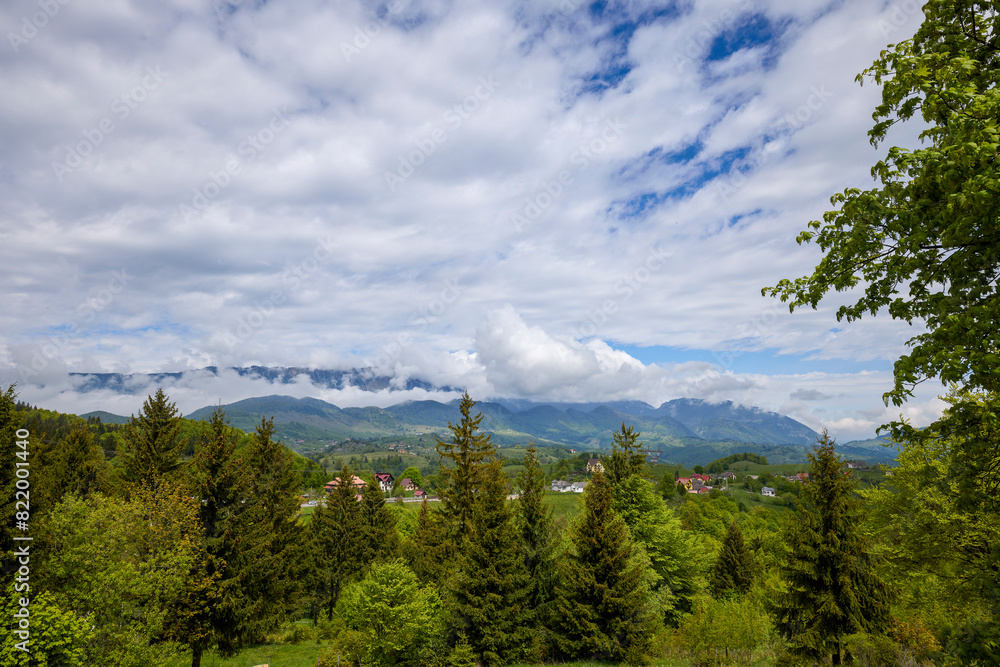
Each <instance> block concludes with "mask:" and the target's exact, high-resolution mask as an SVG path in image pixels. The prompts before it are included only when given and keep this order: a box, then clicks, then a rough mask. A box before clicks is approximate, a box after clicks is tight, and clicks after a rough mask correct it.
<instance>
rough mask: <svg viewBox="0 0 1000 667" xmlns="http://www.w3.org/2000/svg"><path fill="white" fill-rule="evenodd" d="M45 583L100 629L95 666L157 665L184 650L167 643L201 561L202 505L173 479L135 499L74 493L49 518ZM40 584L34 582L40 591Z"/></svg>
mask: <svg viewBox="0 0 1000 667" xmlns="http://www.w3.org/2000/svg"><path fill="white" fill-rule="evenodd" d="M39 534H40V536H41V537H42V541H41V542H39V543H37V544H38V545H39V547H40V548H39V551H40V552H42V553H44V554H45V559H44V560H43V561H42V562H41V564H40V565H39V567H38V570H37V572H36V571H35V570H33V571H32V578H33V579H34V578H35V576H37V580H36V582H37V584H38V588H37V589H36V590H47V591H50V592H51V593H52V594H53V600H54V601H55V603H56V604H57V605H58V607H59V608H60V609H62V610H64V611H72V612H74V613H75V614H77V615H78V616H80V617H83V618H86V619H87V624H88V626H91V627H93V629H94V632H93V634H92V636H91V642H90V645H89V646H88V647H87V651H88V657H89V659H90V662H89V663H88V664H95V665H98V664H99V665H120V666H121V667H130V666H134V667H149V666H150V665H161V664H164V663H165V662H167V661H168V660H170V658H171V656H172V655H174V654H175V653H176V648H177V647H176V646H175V645H172V644H170V643H169V642H164V641H163V638H164V637H165V635H166V634H167V619H168V617H169V614H170V610H171V608H172V607H173V606H174V605H175V604H177V603H178V601H179V600H180V599H181V598H182V597H183V595H184V592H185V588H186V586H187V585H188V575H189V573H190V571H191V569H192V567H193V565H194V563H195V561H196V560H197V558H198V555H199V547H198V506H197V501H196V500H195V499H193V498H191V495H190V493H189V492H187V491H186V490H185V489H183V488H181V487H180V486H178V485H176V484H173V483H171V482H162V483H160V484H159V485H158V486H157V488H156V489H155V490H153V489H150V488H148V487H138V488H136V489H135V490H134V493H133V494H132V496H131V498H130V499H129V500H127V501H126V500H121V499H114V498H106V497H104V496H101V495H99V494H95V495H93V496H91V497H90V498H88V499H87V500H86V501H84V500H81V499H79V498H77V497H75V496H72V495H67V496H66V497H65V498H64V499H63V501H62V502H61V503H60V504H59V505H58V506H56V508H54V510H53V511H52V512H51V513H50V514H49V515H48V516H47V518H46V520H45V522H44V524H43V526H41V530H40V531H39ZM34 583H35V582H33V584H32V586H33V588H34Z"/></svg>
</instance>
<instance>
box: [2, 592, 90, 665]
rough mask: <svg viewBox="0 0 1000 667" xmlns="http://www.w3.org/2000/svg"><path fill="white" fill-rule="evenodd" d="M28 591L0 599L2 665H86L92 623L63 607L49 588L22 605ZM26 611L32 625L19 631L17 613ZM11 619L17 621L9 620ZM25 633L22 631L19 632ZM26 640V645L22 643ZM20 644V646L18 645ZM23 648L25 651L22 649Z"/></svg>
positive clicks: (87, 663)
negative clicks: (25, 604) (25, 605)
mask: <svg viewBox="0 0 1000 667" xmlns="http://www.w3.org/2000/svg"><path fill="white" fill-rule="evenodd" d="M25 595H27V594H26V593H18V592H14V590H13V586H11V590H10V592H9V594H7V595H5V596H4V597H2V598H0V614H2V615H3V618H4V619H5V622H4V623H2V624H0V664H3V665H7V666H8V667H87V665H91V664H94V663H93V662H91V661H90V660H89V659H88V658H87V648H88V646H89V645H90V644H91V642H92V639H93V633H92V631H91V629H90V623H88V622H87V620H86V619H84V618H80V617H79V616H77V615H76V614H75V613H73V612H72V611H66V610H64V609H60V608H59V606H58V605H57V604H56V602H55V600H54V598H53V595H52V594H51V593H49V592H48V591H45V592H42V593H39V594H37V595H32V596H31V597H30V598H28V599H30V604H29V605H28V606H27V607H22V606H21V605H20V601H21V599H23V598H24V596H25ZM22 610H27V612H28V613H29V614H30V617H29V619H28V620H29V623H30V625H29V628H28V629H27V630H23V631H22V630H20V629H19V627H18V623H17V621H18V620H19V619H18V618H17V616H15V614H18V613H21V612H22ZM11 619H13V620H14V623H11V622H9V621H10V620H11ZM19 633H23V634H19ZM22 642H23V644H22ZM19 644H21V646H20V647H19V646H18V645H19ZM22 649H23V650H22Z"/></svg>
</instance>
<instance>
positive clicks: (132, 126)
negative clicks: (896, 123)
mask: <svg viewBox="0 0 1000 667" xmlns="http://www.w3.org/2000/svg"><path fill="white" fill-rule="evenodd" d="M57 4H58V3H57ZM912 10H913V8H912V7H910V6H909V5H906V6H905V7H903V6H902V5H900V6H896V5H893V4H891V3H872V2H870V1H868V0H840V1H838V2H830V3H812V4H810V3H805V4H803V3H796V2H791V1H790V0H787V1H773V2H756V1H754V0H712V1H705V2H701V1H695V2H610V1H609V2H596V3H584V2H577V1H576V0H548V1H546V0H542V1H539V2H531V3H528V2H495V1H491V2H476V1H474V0H473V1H470V2H466V3H461V4H459V3H450V2H445V1H444V0H426V1H423V0H411V1H407V0H394V1H393V2H390V3H373V2H350V1H346V2H335V3H333V2H319V1H318V0H303V1H301V2H294V3H292V2H285V1H271V2H267V3H263V2H251V1H246V2H234V1H231V0H174V1H169V2H163V3H156V4H148V3H145V4H137V3H132V4H130V3H99V4H98V6H92V5H90V4H87V3H75V2H74V3H67V4H65V5H62V4H59V5H58V11H54V10H53V11H50V13H49V14H45V13H44V12H42V13H41V14H40V13H39V12H40V11H41V10H40V5H39V4H37V3H36V2H28V1H23V0H17V1H15V2H11V3H6V4H5V6H4V7H3V8H2V9H0V25H2V26H3V32H4V34H5V36H6V40H5V44H3V45H2V47H0V85H2V86H3V90H4V91H5V95H4V96H3V99H2V100H0V131H2V132H3V140H2V141H0V165H2V166H0V202H2V203H0V280H2V281H3V285H4V288H5V289H4V294H5V305H6V306H7V307H6V308H4V309H3V312H0V381H2V382H4V383H6V382H12V381H16V382H18V385H19V391H20V393H21V395H22V397H24V398H25V399H26V400H30V401H31V402H33V403H39V404H43V405H46V406H48V407H52V408H55V409H62V410H74V411H87V410H92V409H107V410H111V411H118V412H121V413H125V414H128V413H131V412H134V411H135V410H137V409H138V407H139V406H138V404H136V405H133V403H134V402H135V398H134V397H123V396H116V395H111V394H107V395H104V394H94V393H89V394H80V393H79V392H77V391H76V390H75V387H74V385H73V382H72V381H71V379H70V378H69V376H68V373H69V372H81V371H98V372H99V371H105V372H107V371H120V372H128V373H145V372H162V371H179V370H190V369H199V368H203V367H205V366H209V365H212V366H220V367H226V366H245V365H251V364H260V365H271V366H310V367H318V368H347V367H362V366H365V367H375V368H378V369H379V370H381V371H383V372H387V373H392V374H394V375H396V376H397V377H399V378H401V379H403V378H406V377H411V376H417V377H420V378H422V379H425V380H428V381H431V382H436V383H439V384H441V385H449V386H457V387H467V388H468V389H469V390H470V392H471V393H472V394H473V395H474V397H477V398H496V397H525V398H533V399H536V400H569V401H576V400H618V399H626V398H628V399H639V400H644V401H647V402H649V403H651V404H654V405H658V404H659V403H661V402H663V401H666V400H670V399H673V398H678V397H685V396H686V397H693V398H704V399H707V400H713V401H716V400H717V401H725V400H733V401H736V402H739V403H744V404H747V405H756V406H760V407H762V408H765V409H769V410H776V411H780V412H783V413H785V414H788V415H789V416H792V417H794V418H795V419H799V420H800V421H803V422H804V423H806V424H808V425H809V426H811V427H814V428H821V427H824V426H826V427H829V428H830V429H831V431H832V432H833V434H834V435H835V436H838V437H840V438H841V439H844V438H846V439H851V438H856V437H867V436H868V435H870V434H871V433H872V432H873V431H874V428H875V427H876V426H878V425H879V424H881V423H884V422H885V421H887V420H888V419H891V418H894V417H896V416H898V414H899V413H900V410H899V409H887V408H886V407H885V406H884V405H883V404H882V401H881V396H882V394H883V393H884V392H885V391H886V390H887V389H888V387H889V383H890V372H891V368H892V361H893V360H894V359H895V358H896V357H898V355H899V354H900V353H901V352H902V351H903V350H904V349H905V341H906V340H907V339H908V338H909V337H910V336H912V335H913V334H914V333H915V332H916V331H918V330H919V329H916V328H911V327H908V326H907V325H905V324H901V323H898V322H894V321H892V320H891V319H889V318H888V317H878V318H874V319H869V320H865V321H861V322H856V323H851V324H846V323H838V322H837V321H836V318H835V316H834V312H835V310H836V306H837V305H838V304H840V303H843V302H845V301H846V300H847V299H849V298H850V295H834V296H833V297H831V298H830V300H829V303H824V304H823V305H822V307H821V308H820V309H819V310H818V311H815V312H813V311H802V312H796V313H795V314H789V313H788V310H787V307H785V306H784V305H783V304H781V303H780V302H777V301H775V300H773V299H769V298H764V297H762V296H761V288H762V287H765V286H768V285H773V284H775V283H776V282H777V281H778V280H780V279H782V278H794V277H798V276H801V275H804V274H806V273H808V272H809V271H810V269H811V268H812V266H814V265H815V263H816V262H817V260H818V259H819V256H820V255H819V253H818V251H817V249H816V248H815V247H811V246H799V245H796V243H795V240H794V239H795V236H796V234H797V233H798V232H799V231H800V230H801V229H803V228H804V227H805V225H806V224H807V223H808V222H809V221H810V220H814V219H817V218H819V217H821V216H822V214H823V212H824V211H825V210H827V208H828V206H829V197H830V195H832V194H833V193H835V192H838V191H840V190H842V189H844V188H846V187H853V186H860V187H864V186H867V185H868V184H870V183H871V177H870V174H869V168H870V165H871V164H872V163H874V162H875V161H876V160H877V159H878V158H879V156H880V155H881V153H882V152H883V151H884V149H885V147H884V146H883V147H882V149H880V150H875V149H874V148H872V147H871V146H870V145H869V144H868V142H867V136H866V132H867V130H868V128H869V125H870V123H871V111H872V109H873V108H874V106H875V105H876V104H877V102H878V93H879V91H878V88H877V87H876V86H874V85H871V84H869V85H866V86H864V87H862V86H858V85H857V83H856V82H855V81H854V77H855V75H856V74H857V73H858V72H859V71H861V70H862V69H864V68H865V67H866V66H867V65H869V64H870V63H871V61H872V60H873V59H874V58H875V57H876V56H877V54H878V52H879V50H880V49H882V48H884V47H885V45H886V44H888V43H891V42H897V41H900V40H902V39H905V38H906V37H908V36H909V35H910V34H912V32H913V31H914V30H915V29H916V27H917V25H918V24H919V22H920V20H921V19H922V16H921V14H920V13H919V11H912ZM919 129H920V128H919V127H899V128H896V130H895V134H893V135H892V136H891V137H890V141H891V142H892V143H896V144H899V145H915V143H916V136H917V133H918V131H919ZM168 390H169V392H170V393H171V395H172V397H173V398H174V399H175V400H176V401H177V402H178V405H179V406H180V407H181V408H182V410H184V411H191V410H194V409H197V408H199V407H202V406H203V405H207V404H212V403H215V402H217V401H219V400H222V401H223V402H229V401H232V400H238V399H240V398H245V397H247V396H252V395H260V394H264V393H272V392H273V388H271V387H267V386H263V385H261V384H260V383H255V382H253V381H251V380H249V379H247V378H239V377H236V376H228V375H225V374H224V375H223V376H222V377H219V378H198V379H197V380H190V381H184V382H179V383H178V384H176V385H174V386H171V387H168ZM289 391H291V392H293V393H296V394H297V395H312V396H317V397H319V398H323V399H325V400H329V401H331V402H334V403H337V404H338V405H362V404H387V403H390V402H394V401H397V400H400V399H402V398H423V397H425V396H424V395H423V394H421V393H420V392H410V393H405V392H403V393H395V394H392V395H389V394H385V395H372V394H363V395H362V394H357V393H352V392H350V391H348V392H332V391H329V390H321V389H320V388H317V387H311V386H305V385H302V386H295V387H292V388H290V389H289ZM940 391H941V388H940V387H932V386H927V387H921V393H919V394H918V395H917V396H916V397H915V398H914V399H913V400H912V401H911V402H910V403H909V404H908V405H907V406H905V407H904V409H903V413H904V415H906V416H907V417H909V418H911V419H912V420H913V421H914V422H915V423H926V422H928V421H929V420H930V419H931V418H933V417H934V416H935V414H937V412H938V411H939V410H940V402H939V401H938V400H937V399H936V394H937V393H939V392H940ZM433 397H438V398H449V397H448V396H433Z"/></svg>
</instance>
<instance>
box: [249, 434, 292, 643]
mask: <svg viewBox="0 0 1000 667" xmlns="http://www.w3.org/2000/svg"><path fill="white" fill-rule="evenodd" d="M273 436H274V420H273V419H263V418H262V419H261V422H260V424H258V425H257V428H256V430H255V432H254V433H253V434H251V436H250V443H249V445H248V446H247V448H246V462H247V466H248V469H249V470H250V471H251V475H250V483H249V488H248V495H247V498H246V505H247V507H246V509H245V510H244V512H243V513H242V515H241V517H240V519H241V522H240V523H241V524H242V525H241V529H242V530H243V531H244V532H243V535H244V539H243V541H242V542H241V545H240V546H239V547H238V549H237V553H236V561H237V563H236V564H237V567H238V568H239V572H240V575H239V576H240V586H241V587H242V588H243V590H244V591H245V592H247V593H248V595H247V598H248V602H249V604H248V605H247V607H245V608H244V609H243V610H241V611H242V616H243V619H242V620H243V627H244V630H245V632H246V633H247V634H248V636H249V637H250V638H255V639H260V638H263V637H264V635H265V634H266V633H268V632H271V631H272V630H273V629H274V628H276V627H278V626H279V625H280V624H281V623H283V622H284V621H285V620H286V619H287V618H288V616H289V614H290V613H291V612H292V611H293V610H294V609H295V607H296V606H297V604H298V596H299V594H300V593H301V585H302V579H303V575H304V573H305V568H304V563H303V558H304V553H303V551H304V547H305V539H304V537H305V536H304V531H303V530H302V526H301V524H300V523H299V476H298V474H297V473H296V472H295V460H294V458H293V457H292V454H291V452H290V451H289V450H288V449H287V448H286V447H285V446H284V445H283V444H281V442H280V441H277V440H275V439H274V437H273Z"/></svg>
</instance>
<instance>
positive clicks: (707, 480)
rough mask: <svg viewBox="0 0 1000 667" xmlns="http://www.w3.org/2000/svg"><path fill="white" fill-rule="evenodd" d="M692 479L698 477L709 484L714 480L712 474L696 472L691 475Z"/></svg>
mask: <svg viewBox="0 0 1000 667" xmlns="http://www.w3.org/2000/svg"><path fill="white" fill-rule="evenodd" d="M691 479H692V480H695V479H697V480H700V481H701V482H702V483H704V484H708V483H709V482H711V481H712V476H711V475H699V474H697V473H695V474H694V475H691Z"/></svg>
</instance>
